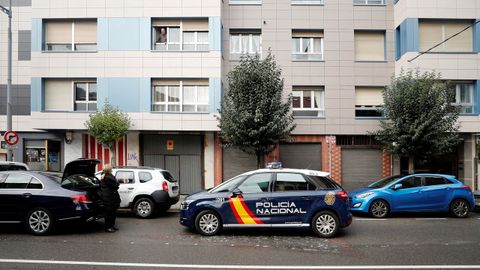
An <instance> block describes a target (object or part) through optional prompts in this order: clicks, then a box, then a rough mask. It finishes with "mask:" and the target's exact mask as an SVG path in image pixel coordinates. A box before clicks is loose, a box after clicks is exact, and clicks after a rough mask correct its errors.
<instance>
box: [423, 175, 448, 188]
mask: <svg viewBox="0 0 480 270" xmlns="http://www.w3.org/2000/svg"><path fill="white" fill-rule="evenodd" d="M447 184H452V182H450V181H449V180H447V179H445V178H443V177H435V176H427V177H425V186H437V185H447Z"/></svg>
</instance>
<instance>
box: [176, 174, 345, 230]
mask: <svg viewBox="0 0 480 270" xmlns="http://www.w3.org/2000/svg"><path fill="white" fill-rule="evenodd" d="M351 222H352V215H351V214H350V211H349V204H348V195H347V193H346V192H345V191H344V189H343V188H342V187H341V186H340V185H338V184H337V183H335V182H334V181H332V180H330V178H329V174H328V173H325V172H320V171H312V170H300V169H281V168H277V169H274V168H272V169H261V170H255V171H250V172H246V173H244V174H241V175H239V176H237V177H234V178H232V179H230V180H228V181H226V182H224V183H222V184H220V185H219V186H217V187H215V188H213V189H211V190H209V191H203V192H200V193H196V194H193V195H190V196H188V197H187V198H186V199H185V200H184V201H183V202H182V203H181V211H180V224H182V225H184V226H187V227H190V228H194V229H196V230H197V232H198V233H200V234H202V235H206V236H210V235H215V234H217V233H218V232H220V231H221V230H222V228H250V227H254V228H255V227H261V228H264V227H268V228H271V227H282V228H284V227H291V228H301V227H306V228H311V230H312V231H313V232H314V233H315V234H316V235H318V236H320V237H333V236H335V234H336V233H337V231H338V230H339V228H343V227H347V226H348V225H350V223H351Z"/></svg>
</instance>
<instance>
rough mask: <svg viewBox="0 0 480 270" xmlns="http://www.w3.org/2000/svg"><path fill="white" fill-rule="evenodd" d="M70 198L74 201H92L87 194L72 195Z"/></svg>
mask: <svg viewBox="0 0 480 270" xmlns="http://www.w3.org/2000/svg"><path fill="white" fill-rule="evenodd" d="M70 198H72V201H73V202H74V203H91V202H92V201H91V200H90V198H89V197H88V196H87V195H73V196H71V197H70Z"/></svg>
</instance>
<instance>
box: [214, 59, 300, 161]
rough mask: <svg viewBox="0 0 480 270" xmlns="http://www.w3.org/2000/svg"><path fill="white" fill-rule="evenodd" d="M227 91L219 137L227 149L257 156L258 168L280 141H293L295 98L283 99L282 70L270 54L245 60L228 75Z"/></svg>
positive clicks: (220, 118)
mask: <svg viewBox="0 0 480 270" xmlns="http://www.w3.org/2000/svg"><path fill="white" fill-rule="evenodd" d="M227 79H228V91H227V93H226V95H225V97H224V101H223V103H222V106H221V109H220V110H219V112H220V117H219V118H218V120H219V125H218V127H219V128H220V130H221V131H220V136H221V138H222V141H223V145H224V147H230V146H233V147H237V148H239V149H240V150H242V151H243V152H245V153H248V154H254V155H256V157H257V168H260V166H261V164H262V159H263V156H264V155H266V154H268V153H270V152H271V151H272V150H273V149H275V147H276V145H277V144H278V143H279V142H280V141H286V140H289V139H290V133H291V131H292V130H293V129H294V128H295V125H294V124H293V116H292V114H291V110H290V106H291V102H292V98H291V96H290V95H289V96H288V98H287V99H286V101H285V100H284V99H283V97H282V93H283V79H282V78H281V69H280V67H279V66H278V65H277V63H276V62H275V59H274V57H273V56H272V54H271V52H269V53H268V55H267V57H266V58H265V59H264V60H262V59H260V56H259V55H258V54H256V55H255V56H245V57H242V58H241V60H240V63H239V65H238V66H236V67H235V68H234V69H233V70H232V71H231V72H230V73H229V74H228V75H227Z"/></svg>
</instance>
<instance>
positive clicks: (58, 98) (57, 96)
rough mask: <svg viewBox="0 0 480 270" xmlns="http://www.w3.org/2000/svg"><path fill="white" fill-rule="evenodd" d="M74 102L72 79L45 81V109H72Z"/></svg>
mask: <svg viewBox="0 0 480 270" xmlns="http://www.w3.org/2000/svg"><path fill="white" fill-rule="evenodd" d="M72 103H73V90H72V81H69V80H46V81H45V110H47V111H50V110H51V111H71V110H72V109H73V108H72Z"/></svg>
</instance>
